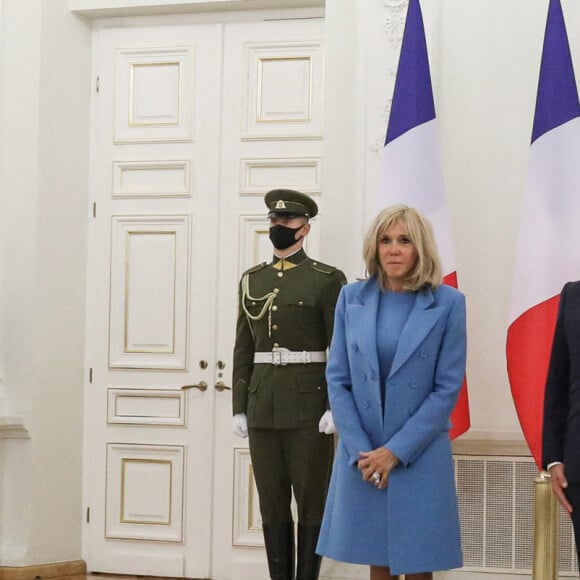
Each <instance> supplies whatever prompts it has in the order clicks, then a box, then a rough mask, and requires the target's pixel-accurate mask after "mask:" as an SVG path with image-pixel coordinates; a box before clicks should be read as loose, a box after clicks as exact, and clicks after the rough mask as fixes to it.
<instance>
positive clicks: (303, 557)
mask: <svg viewBox="0 0 580 580" xmlns="http://www.w3.org/2000/svg"><path fill="white" fill-rule="evenodd" d="M319 532H320V526H308V525H304V524H298V566H297V568H296V580H318V574H319V572H320V564H321V562H322V557H321V556H319V555H318V554H317V553H316V552H315V550H316V543H317V542H318V534H319Z"/></svg>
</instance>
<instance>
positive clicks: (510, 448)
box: [451, 431, 532, 457]
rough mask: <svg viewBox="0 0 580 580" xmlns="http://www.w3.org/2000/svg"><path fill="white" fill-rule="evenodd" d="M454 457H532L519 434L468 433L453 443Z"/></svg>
mask: <svg viewBox="0 0 580 580" xmlns="http://www.w3.org/2000/svg"><path fill="white" fill-rule="evenodd" d="M451 447H452V449H453V454H454V455H479V456H486V457H531V456H532V454H531V453H530V449H529V447H528V445H527V443H526V442H525V440H524V439H523V437H522V436H521V434H518V433H490V432H488V431H468V432H467V433H466V434H465V435H462V436H461V437H458V438H457V439H455V440H454V441H452V443H451Z"/></svg>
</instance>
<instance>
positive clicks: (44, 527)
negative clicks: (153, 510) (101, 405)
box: [0, 0, 90, 566]
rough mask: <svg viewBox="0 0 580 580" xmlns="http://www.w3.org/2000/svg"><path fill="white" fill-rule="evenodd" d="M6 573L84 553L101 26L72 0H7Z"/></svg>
mask: <svg viewBox="0 0 580 580" xmlns="http://www.w3.org/2000/svg"><path fill="white" fill-rule="evenodd" d="M1 8H2V16H1V23H2V30H1V37H2V71H1V73H2V85H1V91H2V100H1V101H0V104H1V109H0V111H1V126H2V142H1V144H2V145H1V146H2V148H1V155H0V162H1V183H0V236H1V245H0V255H1V261H2V279H1V296H2V302H1V305H0V327H1V336H2V340H1V344H2V365H3V370H4V405H3V406H4V408H3V409H2V412H3V413H4V414H7V415H10V416H11V417H20V418H22V421H23V424H24V429H26V430H28V433H29V434H30V439H28V440H22V439H19V440H12V439H5V440H4V441H3V443H2V445H3V447H4V459H3V460H4V465H3V466H2V470H3V474H4V485H3V497H2V503H3V504H4V505H6V506H8V505H10V507H11V511H10V512H8V511H7V510H5V511H4V512H3V513H2V520H1V523H2V534H1V535H0V542H1V543H0V548H1V549H0V556H1V559H0V565H15V566H20V565H28V564H34V563H45V562H54V561H62V560H74V559H78V558H80V557H81V525H82V524H81V522H82V516H81V514H82V506H81V491H82V486H81V460H82V457H81V435H82V392H83V356H84V355H83V348H84V345H83V341H84V293H85V287H84V285H85V284H84V280H85V253H86V246H85V228H86V213H87V206H88V203H87V173H88V142H89V140H88V127H89V102H90V94H89V90H90V78H89V70H90V29H89V27H88V26H87V24H86V23H85V22H83V21H82V20H81V19H80V18H79V17H76V16H73V15H71V14H70V12H69V11H68V2H67V1H66V0H51V1H50V3H49V2H43V1H42V0H29V1H27V2H26V9H23V4H22V2H21V1H19V0H3V3H2V5H1Z"/></svg>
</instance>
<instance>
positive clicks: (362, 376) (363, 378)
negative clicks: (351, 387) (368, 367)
mask: <svg viewBox="0 0 580 580" xmlns="http://www.w3.org/2000/svg"><path fill="white" fill-rule="evenodd" d="M360 378H361V379H362V380H363V381H366V380H367V376H366V375H365V374H364V373H362V375H361V376H360Z"/></svg>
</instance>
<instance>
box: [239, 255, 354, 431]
mask: <svg viewBox="0 0 580 580" xmlns="http://www.w3.org/2000/svg"><path fill="white" fill-rule="evenodd" d="M345 282H346V279H345V277H344V274H343V273H342V272H341V271H340V270H338V269H336V268H334V267H332V266H327V265H326V264H322V263H321V262H317V261H315V260H312V259H311V258H309V257H308V256H307V255H306V253H305V252H304V250H300V251H299V252H297V253H296V254H294V255H292V256H290V257H289V258H286V259H284V260H279V259H278V258H275V259H274V261H273V262H272V263H271V264H260V265H259V266H256V267H254V268H250V269H249V270H248V271H247V272H246V273H245V274H244V276H243V278H242V282H241V284H240V302H239V314H238V323H237V331H236V344H235V348H234V370H233V384H234V387H233V411H234V414H236V413H246V415H247V418H248V426H249V427H258V428H269V429H289V428H296V427H300V426H304V425H307V424H313V423H316V424H318V421H319V419H320V417H321V416H322V414H323V413H324V411H325V410H326V409H327V403H328V399H327V393H326V380H325V377H324V372H325V367H326V365H325V363H321V362H317V363H309V364H287V365H275V364H254V353H255V352H271V351H272V349H273V348H275V347H282V348H287V349H288V350H290V351H294V352H298V351H309V352H320V351H326V349H327V347H328V346H329V345H330V339H331V336H332V328H333V324H334V309H335V305H336V300H337V297H338V293H339V291H340V288H341V286H342V285H343V284H344V283H345ZM244 286H245V288H244ZM244 290H245V296H244Z"/></svg>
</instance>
